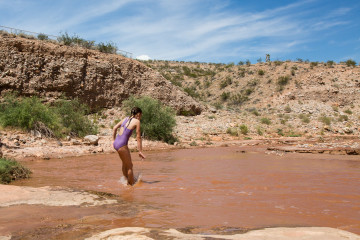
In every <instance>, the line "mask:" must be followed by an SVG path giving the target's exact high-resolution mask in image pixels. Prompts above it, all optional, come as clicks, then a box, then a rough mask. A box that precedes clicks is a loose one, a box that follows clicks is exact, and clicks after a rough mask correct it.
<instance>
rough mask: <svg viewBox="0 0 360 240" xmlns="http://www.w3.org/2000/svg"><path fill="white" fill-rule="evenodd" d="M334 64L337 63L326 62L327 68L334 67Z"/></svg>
mask: <svg viewBox="0 0 360 240" xmlns="http://www.w3.org/2000/svg"><path fill="white" fill-rule="evenodd" d="M334 64H335V62H334V61H332V60H329V61H327V62H326V66H328V67H333V65H334Z"/></svg>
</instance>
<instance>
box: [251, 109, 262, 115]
mask: <svg viewBox="0 0 360 240" xmlns="http://www.w3.org/2000/svg"><path fill="white" fill-rule="evenodd" d="M251 113H252V114H254V115H255V116H260V113H259V112H258V111H257V110H256V109H255V110H254V111H251Z"/></svg>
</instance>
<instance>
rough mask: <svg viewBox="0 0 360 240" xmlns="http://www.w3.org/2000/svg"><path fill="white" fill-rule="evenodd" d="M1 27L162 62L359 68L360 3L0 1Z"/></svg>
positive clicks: (282, 0)
mask: <svg viewBox="0 0 360 240" xmlns="http://www.w3.org/2000/svg"><path fill="white" fill-rule="evenodd" d="M0 25H3V26H9V27H13V28H19V29H24V30H28V31H33V32H41V33H46V34H51V35H59V34H60V33H64V32H67V33H69V34H70V35H73V34H76V35H78V36H80V37H82V38H85V39H88V40H95V41H96V42H109V41H112V42H113V43H115V44H116V45H117V46H118V48H119V49H121V50H125V51H128V52H131V53H133V56H134V57H137V56H143V55H145V56H148V57H150V58H151V59H160V60H183V61H199V62H222V63H229V62H234V63H238V62H239V61H241V60H242V61H244V60H246V59H249V60H250V61H251V62H253V63H255V62H256V60H257V59H259V58H262V59H264V58H265V54H266V53H269V54H270V55H271V59H272V60H287V59H290V60H296V59H297V58H301V59H304V60H306V59H309V60H310V61H327V60H334V61H336V62H339V61H345V60H347V59H350V58H351V59H353V60H355V61H356V62H359V61H360V1H358V0H342V1H339V0H336V1H333V0H303V1H291V0H278V1H270V0H257V1H243V0H238V1H235V0H104V1H98V0H63V1H49V0H11V1H10V0H0Z"/></svg>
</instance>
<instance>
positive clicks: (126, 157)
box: [118, 146, 134, 185]
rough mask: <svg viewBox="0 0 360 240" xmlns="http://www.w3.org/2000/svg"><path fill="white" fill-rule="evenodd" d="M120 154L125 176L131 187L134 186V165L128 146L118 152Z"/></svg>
mask: <svg viewBox="0 0 360 240" xmlns="http://www.w3.org/2000/svg"><path fill="white" fill-rule="evenodd" d="M118 153H119V156H120V159H121V161H122V163H123V167H122V171H123V174H124V176H125V177H126V178H127V180H128V183H129V184H130V185H133V184H134V172H133V164H132V161H131V155H130V150H129V148H128V146H123V147H121V148H120V149H119V150H118Z"/></svg>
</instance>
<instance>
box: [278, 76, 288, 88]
mask: <svg viewBox="0 0 360 240" xmlns="http://www.w3.org/2000/svg"><path fill="white" fill-rule="evenodd" d="M289 80H290V77H289V76H280V77H279V78H278V80H277V84H278V91H280V92H281V91H282V90H284V86H285V85H287V84H288V83H289Z"/></svg>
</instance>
